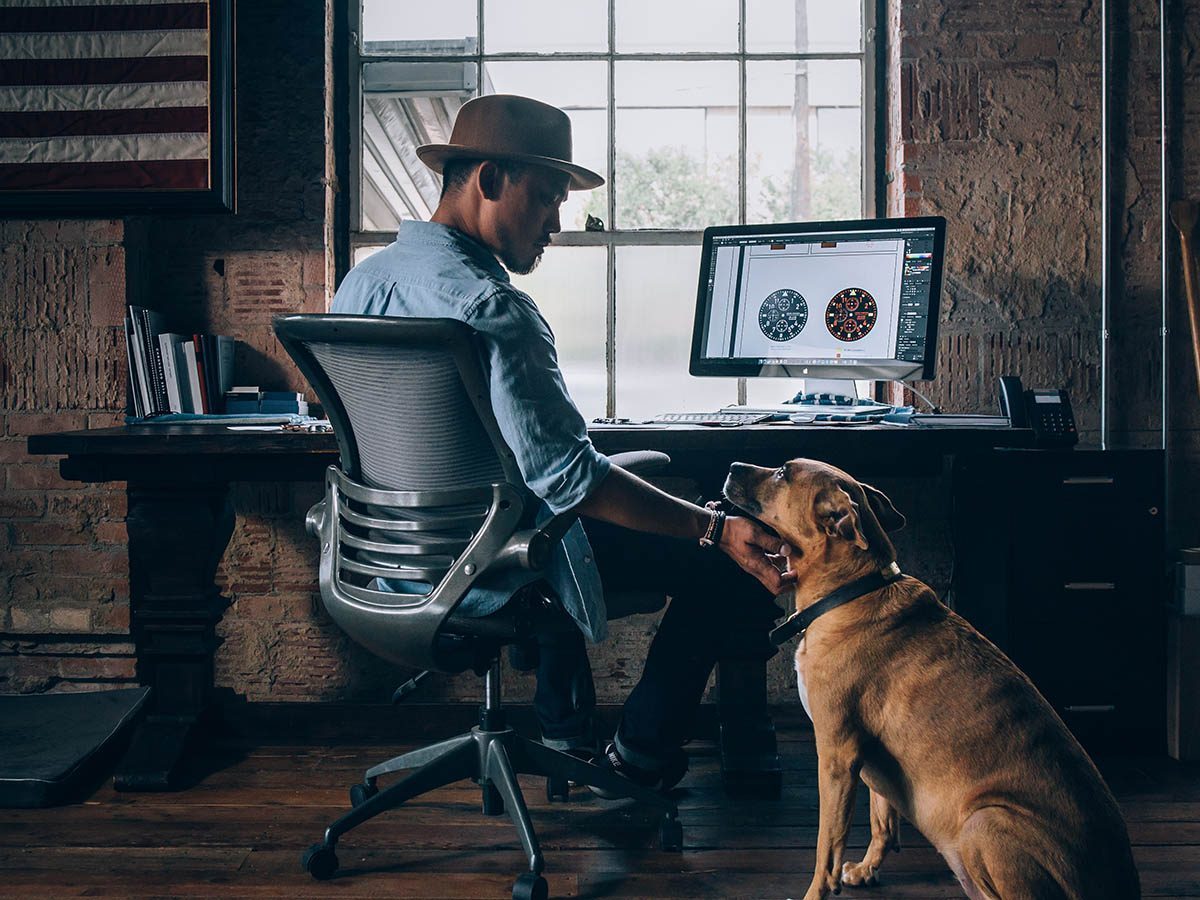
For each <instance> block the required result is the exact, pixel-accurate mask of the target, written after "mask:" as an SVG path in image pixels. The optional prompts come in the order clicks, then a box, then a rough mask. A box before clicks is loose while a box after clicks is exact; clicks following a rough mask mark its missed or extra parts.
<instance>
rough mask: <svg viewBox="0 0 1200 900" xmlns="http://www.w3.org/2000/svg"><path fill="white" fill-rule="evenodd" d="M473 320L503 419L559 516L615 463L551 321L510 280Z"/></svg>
mask: <svg viewBox="0 0 1200 900" xmlns="http://www.w3.org/2000/svg"><path fill="white" fill-rule="evenodd" d="M467 321H468V322H469V323H470V324H471V325H472V326H474V327H475V328H476V329H478V330H479V332H480V334H481V335H482V337H483V343H484V346H485V348H486V349H485V356H486V358H485V359H484V365H485V366H486V368H487V369H488V378H489V381H490V385H491V397H492V408H493V410H494V411H495V414H496V422H497V424H498V425H499V426H500V432H501V434H503V435H504V440H505V441H506V442H507V443H508V446H509V448H510V449H511V450H512V452H513V455H514V456H515V457H516V460H517V465H518V467H519V468H520V470H521V474H522V476H524V478H525V483H526V484H527V485H528V486H529V489H530V490H531V491H533V492H534V493H535V494H536V495H537V496H538V497H541V498H542V500H544V501H545V502H546V505H547V506H548V507H549V508H550V510H551V511H552V512H553V513H555V514H556V515H557V514H558V513H561V512H565V511H567V510H569V509H572V508H573V507H575V506H577V505H579V503H581V502H582V501H583V500H584V499H586V498H587V497H588V495H589V494H591V493H592V491H594V490H595V489H596V488H597V487H598V486H599V484H600V482H601V481H603V480H604V478H605V476H607V475H608V472H609V469H610V468H611V463H609V461H608V458H607V457H605V456H604V455H603V454H602V453H600V452H599V451H598V450H596V448H595V447H594V446H593V445H592V442H591V439H590V438H589V437H588V434H587V423H586V422H585V421H584V419H583V416H582V415H580V413H579V410H578V409H577V408H576V406H575V403H574V402H573V401H572V400H571V397H570V394H568V392H567V386H566V383H565V382H564V381H563V377H562V372H561V370H560V369H559V367H558V355H557V353H556V352H555V348H554V335H553V334H552V332H551V331H550V326H549V325H548V324H547V323H546V320H545V319H544V318H543V317H542V315H541V313H539V312H538V310H537V307H536V306H535V305H534V303H533V301H532V300H530V299H529V297H527V296H526V295H525V294H523V293H521V292H520V291H518V290H517V289H516V288H513V287H509V286H505V287H503V288H498V289H497V290H496V291H494V292H491V293H489V294H488V295H487V296H485V297H483V298H482V299H481V300H480V301H479V302H478V303H477V304H475V306H474V308H473V309H472V310H471V312H470V314H469V316H468V318H467Z"/></svg>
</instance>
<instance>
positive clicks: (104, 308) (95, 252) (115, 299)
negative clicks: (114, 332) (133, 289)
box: [88, 246, 126, 327]
mask: <svg viewBox="0 0 1200 900" xmlns="http://www.w3.org/2000/svg"><path fill="white" fill-rule="evenodd" d="M125 302H126V301H125V250H124V248H123V247H113V246H109V247H96V248H93V249H92V250H91V251H90V252H89V254H88V315H89V319H90V321H91V324H92V325H93V326H98V327H104V326H118V327H122V326H123V324H124V322H125Z"/></svg>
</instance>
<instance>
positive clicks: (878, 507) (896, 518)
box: [858, 481, 906, 531]
mask: <svg viewBox="0 0 1200 900" xmlns="http://www.w3.org/2000/svg"><path fill="white" fill-rule="evenodd" d="M858 484H859V486H860V487H861V488H862V489H863V493H864V494H866V496H867V503H869V504H870V505H871V512H873V513H875V518H876V519H878V520H879V524H880V526H881V527H882V528H883V530H884V531H899V530H900V529H901V528H903V527H904V524H905V522H906V519H905V518H904V514H903V513H901V512H900V511H899V510H898V509H896V507H895V506H893V505H892V501H891V500H890V499H888V495H887V494H885V493H884V492H883V491H881V490H879V488H876V487H871V485H869V484H867V483H866V482H865V481H860V482H859V483H858Z"/></svg>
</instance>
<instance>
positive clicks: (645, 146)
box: [613, 62, 738, 229]
mask: <svg viewBox="0 0 1200 900" xmlns="http://www.w3.org/2000/svg"><path fill="white" fill-rule="evenodd" d="M737 96H738V72H737V63H734V62H619V63H617V64H616V98H615V100H616V104H617V111H616V116H617V134H616V143H617V169H616V172H615V173H614V176H613V187H614V189H615V190H616V197H617V214H616V222H615V223H614V225H615V227H618V228H685V229H700V228H705V227H707V226H709V225H716V224H727V223H730V222H736V221H737V194H738V185H737V174H738V172H737V169H738V166H737V162H738V159H737V157H738V125H737V113H738V100H737Z"/></svg>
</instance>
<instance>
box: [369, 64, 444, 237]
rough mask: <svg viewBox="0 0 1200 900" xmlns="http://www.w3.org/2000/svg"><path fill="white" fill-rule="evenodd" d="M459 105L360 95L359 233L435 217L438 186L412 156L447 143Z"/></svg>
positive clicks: (438, 99)
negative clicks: (423, 146)
mask: <svg viewBox="0 0 1200 900" xmlns="http://www.w3.org/2000/svg"><path fill="white" fill-rule="evenodd" d="M417 65H428V64H427V63H418V64H417ZM462 104H463V98H460V97H412V96H397V95H395V94H364V96H363V131H362V180H361V182H360V191H361V193H360V195H359V213H360V219H361V229H362V230H363V231H395V229H396V226H397V224H398V223H399V222H400V220H401V219H428V218H429V216H430V215H431V214H432V213H433V210H434V209H435V208H436V207H437V201H438V195H439V194H440V193H441V180H440V178H439V177H438V176H437V175H435V174H434V173H433V172H432V171H430V170H429V169H428V168H427V167H426V166H425V164H424V163H422V162H421V161H420V160H419V159H417V152H416V150H417V147H419V146H420V145H421V144H431V143H444V142H446V141H447V140H449V137H450V127H451V124H452V123H453V121H454V117H455V116H456V115H458V110H459V108H460V107H461V106H462Z"/></svg>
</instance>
